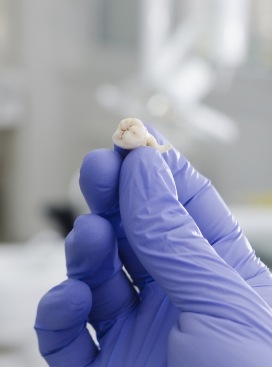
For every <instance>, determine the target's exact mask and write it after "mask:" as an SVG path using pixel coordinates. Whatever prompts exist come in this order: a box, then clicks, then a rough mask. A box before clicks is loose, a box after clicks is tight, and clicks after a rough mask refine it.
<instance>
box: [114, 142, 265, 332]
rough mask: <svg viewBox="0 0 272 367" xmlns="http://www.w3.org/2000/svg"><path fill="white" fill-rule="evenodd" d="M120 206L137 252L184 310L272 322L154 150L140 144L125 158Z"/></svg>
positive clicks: (226, 317)
mask: <svg viewBox="0 0 272 367" xmlns="http://www.w3.org/2000/svg"><path fill="white" fill-rule="evenodd" d="M120 210H121V216H122V220H123V224H124V229H125V232H126V235H127V237H128V240H129V242H130V244H131V246H132V247H133V249H134V251H135V253H136V254H137V256H138V257H139V259H140V261H141V262H142V264H143V265H144V267H145V268H146V269H147V270H148V272H149V273H150V274H151V275H152V277H153V278H154V279H155V280H156V281H157V282H158V283H159V284H160V286H161V287H162V288H163V289H164V291H165V292H166V293H167V294H168V296H169V297H170V299H171V301H172V302H173V303H174V304H175V305H176V306H177V307H178V309H179V310H180V311H184V312H186V311H187V312H193V313H200V314H208V315H210V314H212V315H213V316H215V317H219V318H223V319H229V320H233V321H235V322H237V323H241V322H244V323H246V324H251V325H252V324H253V325H256V323H258V322H259V323H260V325H262V327H264V328H266V329H267V328H268V326H266V325H271V311H270V309H269V307H268V306H267V304H266V303H265V302H263V301H262V300H261V299H260V297H259V296H258V295H257V294H256V293H255V292H254V291H253V290H252V289H251V288H250V287H249V286H248V285H247V284H246V282H245V281H244V280H243V279H242V278H241V277H240V276H239V274H238V273H237V272H236V271H235V270H234V269H233V268H231V267H230V266H229V265H228V264H227V263H226V262H224V260H223V259H222V258H221V257H220V256H219V255H218V254H217V253H216V252H215V250H214V249H213V248H212V247H211V246H210V245H209V243H208V241H207V240H206V239H205V238H204V237H203V236H202V234H201V232H200V230H199V228H198V227H197V225H196V223H195V222H194V221H193V219H192V218H191V217H190V215H189V214H188V212H187V211H186V210H185V208H184V207H183V206H182V205H181V204H180V202H179V201H178V199H177V192H176V187H175V184H174V180H173V176H172V174H171V171H170V169H169V167H168V166H167V164H166V163H165V161H164V160H163V159H162V157H161V155H160V154H159V153H158V152H157V151H156V150H154V149H152V148H150V147H141V148H138V149H135V150H134V151H132V152H131V153H129V154H128V156H127V157H126V158H125V160H124V163H123V165H122V168H121V175H120ZM256 320H258V321H256Z"/></svg>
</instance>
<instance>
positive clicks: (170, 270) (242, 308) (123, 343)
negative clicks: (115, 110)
mask: <svg viewBox="0 0 272 367" xmlns="http://www.w3.org/2000/svg"><path fill="white" fill-rule="evenodd" d="M149 130H152V129H151V128H149ZM152 133H153V135H156V138H157V139H158V141H159V142H160V143H165V139H164V138H162V137H160V136H159V135H158V134H157V133H156V132H154V131H152ZM127 153H128V152H125V151H123V150H120V149H116V148H115V151H112V150H106V149H101V150H95V151H92V152H90V153H89V154H88V155H87V156H86V158H85V159H84V161H83V164H82V167H81V176H80V186H81V190H82V192H83V195H84V197H85V199H86V201H87V203H88V204H89V206H90V208H91V211H92V214H87V215H83V216H81V217H79V218H78V219H77V220H76V222H75V225H74V229H73V230H72V232H71V233H70V234H69V235H68V237H67V239H66V247H65V250H66V262H67V274H68V279H67V280H66V281H64V282H63V283H61V284H60V285H58V286H56V287H54V288H53V289H52V290H50V291H49V292H48V293H47V294H46V295H45V296H44V297H43V298H42V299H41V301H40V303H39V306H38V311H37V317H36V323H35V329H36V332H37V335H38V340H39V348H40V352H41V354H42V355H43V356H44V358H45V359H46V361H47V362H48V364H49V366H51V367H62V366H63V367H64V366H65V367H91V366H92V367H106V366H108V367H117V366H118V367H155V366H156V367H160V366H161V367H162V366H164V367H165V366H168V367H181V366H185V367H199V366H202V367H213V366H220V367H229V366H232V367H244V366H246V367H259V366H262V367H269V366H271V361H272V347H271V346H272V311H271V306H272V277H271V274H270V272H269V270H268V269H267V267H266V266H265V265H264V264H263V263H262V262H261V261H260V260H259V259H257V258H256V256H255V254H254V251H253V250H252V248H251V247H250V245H249V243H248V241H247V239H246V238H245V236H244V235H243V232H242V231H241V229H240V227H239V225H238V223H237V222H236V221H235V219H234V218H233V217H232V215H231V214H230V212H229V210H228V208H227V207H226V206H225V204H224V202H223V201H222V199H221V198H220V196H219V195H218V193H217V192H216V190H215V189H214V187H213V186H212V184H211V182H210V181H209V180H207V179H206V178H205V177H203V176H202V175H200V174H199V173H198V172H197V171H196V170H195V169H194V168H193V167H192V166H191V165H190V163H189V162H188V161H187V160H186V159H185V158H184V157H183V156H182V155H180V154H179V153H178V152H177V151H176V150H174V149H172V150H170V151H169V152H167V153H164V154H162V155H161V154H160V153H158V152H157V151H156V150H155V149H153V148H150V147H141V148H137V149H135V150H133V151H131V152H129V153H128V154H127ZM124 267H125V269H126V272H124V269H123V268H124ZM127 272H128V273H129V276H130V279H128V276H127ZM86 322H89V323H91V324H92V325H93V327H94V328H95V330H96V332H97V338H98V341H99V346H97V345H96V344H95V343H94V342H93V340H92V339H91V337H90V335H89V332H88V330H87V328H86Z"/></svg>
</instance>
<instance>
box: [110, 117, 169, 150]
mask: <svg viewBox="0 0 272 367" xmlns="http://www.w3.org/2000/svg"><path fill="white" fill-rule="evenodd" d="M112 140H113V142H114V144H115V145H117V146H119V147H120V148H124V149H135V148H138V147H140V146H150V147H153V148H155V149H158V150H159V151H160V152H161V153H164V152H167V151H168V150H169V149H171V148H172V146H171V145H170V144H165V145H160V144H158V143H157V141H156V139H155V137H154V136H153V135H151V134H150V133H149V132H148V130H147V129H146V127H145V126H144V124H143V123H142V121H141V120H139V119H137V118H126V119H123V120H121V121H120V123H119V125H118V127H117V129H116V131H115V132H114V134H113V135H112Z"/></svg>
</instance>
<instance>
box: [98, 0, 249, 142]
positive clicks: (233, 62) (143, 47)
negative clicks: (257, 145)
mask: <svg viewBox="0 0 272 367" xmlns="http://www.w3.org/2000/svg"><path fill="white" fill-rule="evenodd" d="M180 8H181V7H180V6H179V5H178V4H177V3H175V4H174V2H173V1H172V0H150V1H145V0H142V1H141V13H140V14H141V17H140V19H141V22H140V68H139V71H138V74H137V75H135V76H133V77H131V78H130V79H129V80H123V81H122V82H121V83H120V84H119V85H114V84H107V85H101V86H100V87H99V88H98V89H97V92H96V96H97V100H98V102H99V103H100V104H101V105H103V106H104V107H106V108H110V109H113V110H116V111H119V112H120V113H121V114H124V115H128V113H127V110H129V111H130V112H129V115H131V114H134V115H138V116H140V117H142V118H143V119H147V120H148V119H150V118H152V120H153V121H154V120H155V121H156V120H157V121H158V122H163V123H162V124H161V126H160V128H162V129H164V128H165V121H166V120H167V129H169V127H170V132H171V124H172V131H173V135H171V139H173V140H172V141H173V142H174V143H175V141H176V140H177V132H180V131H182V132H183V133H185V134H186V135H188V136H189V139H190V138H191V139H192V140H199V139H200V140H202V139H204V140H205V139H208V140H217V141H220V142H222V143H232V142H233V141H235V139H236V138H237V137H238V134H239V131H238V127H237V124H236V122H235V121H234V120H232V119H231V118H230V117H229V116H226V115H224V114H223V113H222V112H220V111H216V110H215V109H214V108H212V107H209V106H207V105H205V103H204V102H203V100H204V99H205V97H206V96H207V95H208V94H209V93H210V92H211V91H212V90H214V89H215V88H218V85H219V84H220V88H228V86H229V85H230V83H231V81H232V78H233V76H234V74H235V71H236V70H237V68H239V66H241V65H242V64H243V62H244V60H245V57H246V55H247V48H248V42H247V41H248V18H249V11H250V1H249V0H230V1H227V2H226V1H224V0H203V1H201V2H199V1H197V0H193V1H190V2H187V3H186V6H185V7H184V3H183V7H182V11H181V9H180ZM184 10H185V12H184ZM175 11H176V13H175V14H174V12H175ZM184 13H185V14H184ZM173 19H176V25H175V27H173V23H174V22H173ZM173 28H174V29H173Z"/></svg>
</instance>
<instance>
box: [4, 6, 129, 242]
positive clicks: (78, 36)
mask: <svg viewBox="0 0 272 367" xmlns="http://www.w3.org/2000/svg"><path fill="white" fill-rule="evenodd" d="M2 3H3V4H2V5H3V7H5V9H6V19H7V20H8V21H9V19H11V24H10V31H11V35H10V37H9V43H11V44H12V45H13V46H12V47H11V49H6V54H8V55H9V57H8V58H7V57H6V59H7V60H6V61H5V63H4V62H3V63H2V70H5V68H7V67H8V68H9V69H11V72H12V71H13V70H14V71H16V72H17V70H19V71H20V73H21V75H22V77H23V79H24V86H25V90H24V95H23V97H22V98H24V102H25V110H24V114H23V115H22V116H21V118H20V121H18V126H15V127H14V126H12V127H11V128H10V131H12V138H10V144H11V146H12V149H10V148H7V149H6V152H5V155H6V156H5V157H4V158H3V163H2V165H4V166H5V179H4V181H5V185H4V184H3V185H2V186H3V187H2V191H3V199H2V200H3V202H4V205H3V207H4V210H3V211H2V226H1V227H2V228H1V232H2V233H1V238H2V240H3V239H6V240H9V241H14V240H25V239H28V238H29V237H31V236H32V235H33V234H35V233H37V232H39V231H41V230H43V229H45V228H49V227H50V226H52V223H51V221H50V222H48V220H47V218H46V215H45V209H46V207H47V206H48V205H50V204H54V205H58V204H60V205H62V204H63V203H66V202H67V195H68V189H69V185H70V181H71V179H72V177H73V175H74V174H75V172H76V170H77V169H78V168H79V166H80V163H81V160H82V158H83V156H84V155H85V154H86V153H87V152H88V150H90V149H94V148H100V147H105V146H110V145H111V138H110V137H111V132H112V131H113V129H114V126H115V125H116V122H115V121H113V123H112V126H108V121H109V120H110V117H109V113H108V112H107V111H103V110H102V108H99V106H98V105H97V103H96V102H95V101H94V91H95V89H96V87H97V85H98V84H99V83H101V82H102V81H103V80H105V81H116V80H118V78H120V76H121V75H122V76H124V75H126V74H128V73H131V71H132V70H133V69H134V68H135V60H134V57H133V56H134V55H133V54H134V53H135V51H134V50H133V46H132V47H130V52H128V50H127V49H122V42H121V45H119V46H118V43H117V46H118V47H119V49H118V47H117V49H116V48H114V47H113V48H111V46H110V43H111V41H114V39H111V37H113V38H114V37H117V39H119V38H118V36H119V35H118V34H117V35H116V36H114V34H111V33H110V31H111V29H112V28H113V27H114V24H110V23H109V20H110V17H109V13H108V7H110V3H107V2H106V1H104V2H102V3H100V2H99V1H91V2H89V1H85V0H79V1H77V2H74V1H71V0H68V1H67V0H65V1H62V0H58V1H54V0H49V1H48V0H39V1H36V0H23V1H13V0H12V1H10V2H8V1H6V2H5V3H4V2H2ZM115 5H118V4H115ZM119 5H120V4H119ZM126 8H127V7H124V12H125V10H126ZM118 10H122V7H120V6H119V7H118ZM119 15H120V17H123V16H124V19H126V17H125V14H122V13H120V14H119ZM14 18H16V19H17V20H18V22H17V23H16V22H15V21H14ZM116 19H117V18H116ZM102 21H103V22H108V25H107V24H103V22H102ZM100 22H102V23H101V24H100ZM127 22H128V20H127ZM14 23H16V27H14ZM125 34H126V37H123V38H124V40H123V43H124V42H128V41H129V39H130V38H129V27H128V32H127V33H124V35H125ZM132 34H133V35H134V34H135V32H134V30H132ZM10 59H12V60H13V61H12V62H10ZM3 72H4V71H3ZM118 118H119V117H118ZM116 121H118V119H117V120H116ZM107 132H108V134H107ZM5 139H6V138H5Z"/></svg>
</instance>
